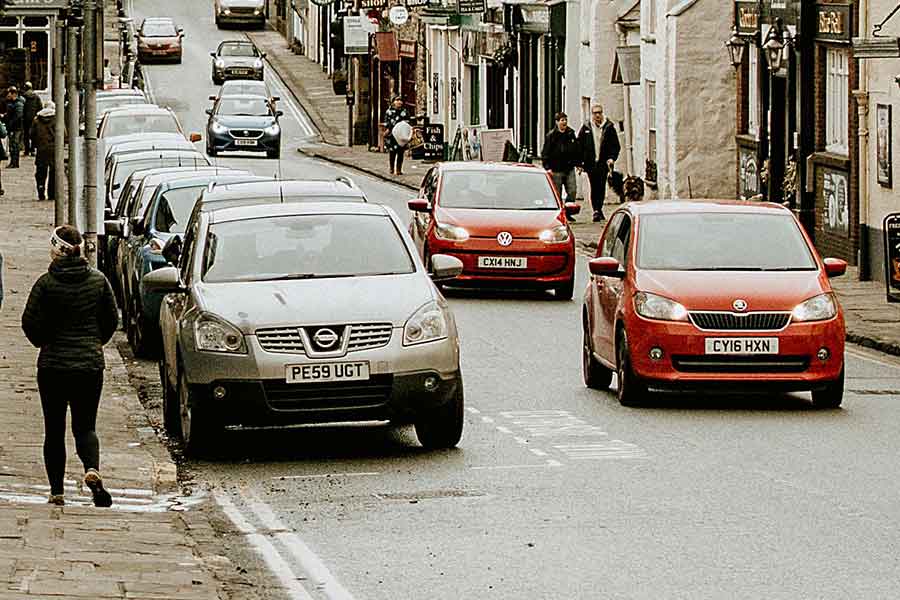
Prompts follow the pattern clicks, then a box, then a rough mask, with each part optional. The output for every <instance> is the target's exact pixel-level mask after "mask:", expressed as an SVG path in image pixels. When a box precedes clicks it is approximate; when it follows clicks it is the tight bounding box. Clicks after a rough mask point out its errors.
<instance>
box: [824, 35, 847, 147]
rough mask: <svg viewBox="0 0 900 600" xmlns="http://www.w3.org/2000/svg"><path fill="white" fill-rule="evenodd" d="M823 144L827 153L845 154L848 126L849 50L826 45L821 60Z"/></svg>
mask: <svg viewBox="0 0 900 600" xmlns="http://www.w3.org/2000/svg"><path fill="white" fill-rule="evenodd" d="M825 68H826V80H825V136H826V137H825V145H826V149H827V150H828V151H829V152H836V153H838V154H848V153H849V145H848V143H847V136H848V129H849V127H850V119H849V110H850V108H849V104H850V51H849V50H845V49H843V48H833V49H832V48H829V49H828V51H827V54H826V60H825Z"/></svg>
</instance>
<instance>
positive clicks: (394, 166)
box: [382, 96, 409, 175]
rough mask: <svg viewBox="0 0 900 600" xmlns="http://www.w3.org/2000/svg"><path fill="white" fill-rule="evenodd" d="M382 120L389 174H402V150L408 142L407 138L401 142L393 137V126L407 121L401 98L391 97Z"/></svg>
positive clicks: (407, 115)
mask: <svg viewBox="0 0 900 600" xmlns="http://www.w3.org/2000/svg"><path fill="white" fill-rule="evenodd" d="M382 122H383V123H384V126H385V128H387V135H385V136H384V147H385V148H386V149H387V151H388V156H389V160H390V165H391V175H403V152H404V151H405V150H406V144H408V143H409V140H406V143H404V144H401V143H400V142H399V141H398V140H397V139H396V138H395V137H394V127H396V126H397V124H398V123H401V122H406V123H408V122H409V113H408V112H407V110H406V109H405V108H404V107H403V98H401V97H400V96H394V97H393V99H391V106H390V107H389V108H388V109H387V110H386V111H385V112H384V119H382Z"/></svg>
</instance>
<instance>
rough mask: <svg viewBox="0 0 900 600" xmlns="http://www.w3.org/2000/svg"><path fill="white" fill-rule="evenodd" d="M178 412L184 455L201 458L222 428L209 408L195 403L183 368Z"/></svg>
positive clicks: (179, 386)
mask: <svg viewBox="0 0 900 600" xmlns="http://www.w3.org/2000/svg"><path fill="white" fill-rule="evenodd" d="M178 412H179V416H180V421H181V442H182V444H183V445H184V453H185V454H186V455H188V456H200V455H202V454H203V453H205V452H208V451H209V450H210V449H211V448H212V447H213V445H214V443H215V442H216V440H217V438H218V437H219V433H220V432H221V429H222V427H221V425H219V423H220V421H219V420H218V419H217V418H216V416H215V415H214V414H212V412H211V411H209V410H208V408H207V407H204V406H202V405H198V404H195V403H194V397H193V394H192V393H191V388H190V385H188V381H187V376H186V375H185V374H184V369H183V368H181V369H179V370H178Z"/></svg>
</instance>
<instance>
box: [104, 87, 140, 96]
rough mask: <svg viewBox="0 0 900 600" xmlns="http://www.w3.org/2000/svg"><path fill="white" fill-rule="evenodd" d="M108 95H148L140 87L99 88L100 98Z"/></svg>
mask: <svg viewBox="0 0 900 600" xmlns="http://www.w3.org/2000/svg"><path fill="white" fill-rule="evenodd" d="M107 96H109V97H112V96H143V97H145V98H146V97H147V95H146V94H145V93H144V92H143V91H141V90H139V89H138V88H115V89H112V90H97V97H98V98H105V97H107Z"/></svg>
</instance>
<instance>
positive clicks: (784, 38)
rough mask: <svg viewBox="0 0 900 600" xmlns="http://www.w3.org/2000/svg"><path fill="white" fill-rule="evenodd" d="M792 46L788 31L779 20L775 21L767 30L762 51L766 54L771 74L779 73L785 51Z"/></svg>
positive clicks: (792, 41) (792, 42)
mask: <svg viewBox="0 0 900 600" xmlns="http://www.w3.org/2000/svg"><path fill="white" fill-rule="evenodd" d="M793 44H794V39H793V38H792V37H791V32H790V30H788V29H786V28H785V27H784V22H783V21H782V20H781V18H778V19H775V24H774V25H772V27H770V28H769V33H768V34H766V41H765V42H763V50H765V52H766V62H768V63H769V70H770V71H772V72H773V73H774V72H776V71H780V70H781V67H782V65H783V64H784V56H785V49H786V48H790V47H791V46H793Z"/></svg>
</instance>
